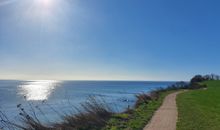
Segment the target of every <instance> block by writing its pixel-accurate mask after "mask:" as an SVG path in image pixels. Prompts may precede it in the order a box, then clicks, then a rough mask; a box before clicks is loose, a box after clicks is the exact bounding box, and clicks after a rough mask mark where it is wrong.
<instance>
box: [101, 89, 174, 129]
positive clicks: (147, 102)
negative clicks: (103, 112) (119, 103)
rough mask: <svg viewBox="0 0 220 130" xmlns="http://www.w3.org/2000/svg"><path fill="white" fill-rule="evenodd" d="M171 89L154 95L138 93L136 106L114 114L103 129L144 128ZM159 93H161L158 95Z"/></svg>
mask: <svg viewBox="0 0 220 130" xmlns="http://www.w3.org/2000/svg"><path fill="white" fill-rule="evenodd" d="M170 92H171V91H160V92H159V91H157V92H153V93H152V95H147V94H141V95H138V96H137V98H138V101H137V103H136V107H135V109H133V110H128V111H127V112H125V113H120V114H114V115H113V117H112V118H111V119H110V120H109V122H108V123H107V125H106V127H105V128H104V129H103V130H142V129H143V128H144V126H145V125H146V124H147V122H148V121H149V120H150V119H151V117H152V116H153V113H154V112H155V110H157V109H158V107H159V106H160V105H161V103H162V101H163V99H164V97H165V96H166V95H167V94H169V93H170ZM157 94H159V95H157Z"/></svg>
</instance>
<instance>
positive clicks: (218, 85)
mask: <svg viewBox="0 0 220 130" xmlns="http://www.w3.org/2000/svg"><path fill="white" fill-rule="evenodd" d="M203 84H206V85H207V86H208V88H207V90H202V89H200V90H193V91H188V92H186V93H182V94H180V95H178V97H177V105H178V112H179V119H178V122H177V130H220V81H206V82H203Z"/></svg>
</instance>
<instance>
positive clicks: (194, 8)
mask: <svg viewBox="0 0 220 130" xmlns="http://www.w3.org/2000/svg"><path fill="white" fill-rule="evenodd" d="M219 6H220V2H219V1H217V0H212V1H210V0H166V1H164V0H1V1H0V79H68V80H69V79H75V80H79V79H80V80H83V79H84V80H99V79H100V80H189V79H190V78H191V77H192V76H193V75H195V74H206V73H220V69H219V67H220V60H219V56H220V54H219V48H220V44H219V43H220V38H219V35H220V25H219V24H220V15H219V14H220V8H219Z"/></svg>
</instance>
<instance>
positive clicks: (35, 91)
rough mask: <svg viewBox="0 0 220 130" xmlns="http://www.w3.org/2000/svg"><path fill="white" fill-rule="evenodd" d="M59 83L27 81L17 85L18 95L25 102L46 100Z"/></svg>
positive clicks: (52, 81)
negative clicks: (23, 98) (22, 97)
mask: <svg viewBox="0 0 220 130" xmlns="http://www.w3.org/2000/svg"><path fill="white" fill-rule="evenodd" d="M58 83H59V81H54V80H35V81H27V82H24V83H23V84H22V85H19V86H18V88H19V95H22V96H24V97H25V99H26V100H28V101H29V100H35V101H36V100H46V99H48V97H49V96H50V95H51V93H52V92H53V90H54V89H55V88H56V87H57V86H58Z"/></svg>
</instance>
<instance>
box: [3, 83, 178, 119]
mask: <svg viewBox="0 0 220 130" xmlns="http://www.w3.org/2000/svg"><path fill="white" fill-rule="evenodd" d="M173 83H174V82H151V81H143V82H141V81H53V80H36V81H12V80H10V81H9V80H7V81H6V80H0V110H1V111H3V112H4V113H5V114H6V115H7V116H8V117H9V118H10V119H12V120H17V119H19V111H18V109H17V107H16V106H17V105H18V104H22V107H24V108H25V109H26V110H27V111H29V110H30V108H31V107H30V105H31V106H32V107H33V108H34V109H35V110H36V113H37V115H38V118H40V119H41V120H42V121H44V122H50V121H52V122H53V121H59V120H60V115H63V114H66V113H70V112H73V113H74V111H73V109H72V108H73V106H79V104H80V103H82V102H85V101H86V100H87V99H88V97H89V96H97V97H98V98H102V99H104V100H105V101H106V102H107V103H109V104H111V105H110V106H111V107H112V108H113V109H114V110H115V111H116V112H120V111H123V110H124V109H125V108H127V107H128V105H129V106H132V105H134V103H135V100H136V99H135V94H138V93H143V92H149V91H151V90H154V89H156V88H159V87H167V86H168V85H171V84H173ZM36 106H38V108H40V109H41V110H42V112H40V111H39V110H38V109H36V108H35V107H36ZM51 108H53V109H51ZM55 111H58V112H59V114H57V112H55Z"/></svg>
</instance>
